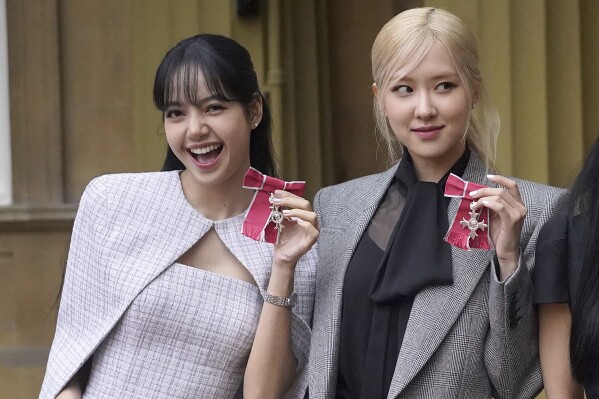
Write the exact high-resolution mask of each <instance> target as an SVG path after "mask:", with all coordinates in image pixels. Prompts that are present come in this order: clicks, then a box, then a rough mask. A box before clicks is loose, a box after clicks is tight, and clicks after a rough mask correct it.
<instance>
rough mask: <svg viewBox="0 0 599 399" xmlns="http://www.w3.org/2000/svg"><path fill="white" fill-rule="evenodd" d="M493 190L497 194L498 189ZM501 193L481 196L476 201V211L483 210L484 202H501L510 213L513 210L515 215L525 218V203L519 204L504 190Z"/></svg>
mask: <svg viewBox="0 0 599 399" xmlns="http://www.w3.org/2000/svg"><path fill="white" fill-rule="evenodd" d="M493 190H495V191H494V192H495V193H497V191H496V190H498V189H493ZM480 191H482V190H480ZM500 191H501V192H499V193H497V195H491V196H481V197H480V198H478V199H477V201H476V204H475V205H474V209H475V210H479V209H480V208H482V207H483V202H484V201H488V202H499V203H501V204H503V205H504V207H505V208H506V209H507V210H508V211H510V212H511V211H512V210H514V211H515V213H516V214H517V215H519V216H522V217H523V216H525V215H526V206H524V204H523V203H521V202H519V201H518V200H517V199H515V198H514V197H512V196H511V195H510V194H507V193H505V192H503V190H500ZM481 194H483V193H481Z"/></svg>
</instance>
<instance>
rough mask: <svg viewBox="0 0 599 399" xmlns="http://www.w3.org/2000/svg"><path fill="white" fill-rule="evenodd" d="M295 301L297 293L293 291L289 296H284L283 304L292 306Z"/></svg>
mask: <svg viewBox="0 0 599 399" xmlns="http://www.w3.org/2000/svg"><path fill="white" fill-rule="evenodd" d="M296 302H297V294H296V293H295V292H294V293H293V294H291V295H290V296H289V297H287V298H285V306H288V307H293V306H294V305H295V303H296Z"/></svg>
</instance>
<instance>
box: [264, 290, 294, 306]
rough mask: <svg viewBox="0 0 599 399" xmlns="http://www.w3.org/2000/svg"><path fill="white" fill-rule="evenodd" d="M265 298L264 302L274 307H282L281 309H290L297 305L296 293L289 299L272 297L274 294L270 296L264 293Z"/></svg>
mask: <svg viewBox="0 0 599 399" xmlns="http://www.w3.org/2000/svg"><path fill="white" fill-rule="evenodd" d="M263 297H264V302H268V303H271V304H273V305H276V306H281V307H284V308H289V309H291V308H292V307H294V306H295V303H296V302H297V294H296V293H295V292H294V293H292V294H291V295H289V296H288V297H284V296H276V295H272V294H269V293H268V292H267V291H264V295H263Z"/></svg>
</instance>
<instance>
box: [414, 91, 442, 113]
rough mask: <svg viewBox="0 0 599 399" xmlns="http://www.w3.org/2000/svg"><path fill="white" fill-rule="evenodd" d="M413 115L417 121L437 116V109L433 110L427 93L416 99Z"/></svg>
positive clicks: (433, 106)
mask: <svg viewBox="0 0 599 399" xmlns="http://www.w3.org/2000/svg"><path fill="white" fill-rule="evenodd" d="M414 114H415V116H416V117H417V118H419V119H430V118H432V117H434V116H435V115H436V114H437V109H436V108H435V105H434V104H433V101H432V98H431V95H430V94H429V93H421V94H420V95H419V96H418V97H417V103H416V109H415V110H414Z"/></svg>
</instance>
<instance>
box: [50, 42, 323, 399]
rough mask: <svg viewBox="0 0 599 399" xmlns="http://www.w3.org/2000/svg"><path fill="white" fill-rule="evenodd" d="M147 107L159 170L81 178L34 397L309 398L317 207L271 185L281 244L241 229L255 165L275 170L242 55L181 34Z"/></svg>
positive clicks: (265, 120)
mask: <svg viewBox="0 0 599 399" xmlns="http://www.w3.org/2000/svg"><path fill="white" fill-rule="evenodd" d="M154 102H155V104H156V107H157V108H158V110H160V112H161V113H162V115H163V121H164V129H165V133H166V139H167V142H168V145H169V147H168V153H167V157H166V160H165V163H164V167H163V169H164V171H163V172H156V173H130V174H115V175H106V176H101V177H98V178H96V179H94V180H92V182H91V183H90V184H89V185H88V187H87V188H86V190H85V192H84V194H83V196H82V198H81V203H80V206H79V211H78V213H77V218H76V220H75V225H74V228H73V236H72V240H71V247H70V250H69V258H68V262H67V269H66V274H65V279H64V288H63V292H62V296H61V302H60V308H59V313H58V319H57V326H56V334H55V337H54V341H53V344H52V348H51V351H50V357H49V360H48V366H47V370H46V376H45V379H44V383H43V386H42V390H41V394H40V398H55V397H58V398H61V399H62V398H82V397H84V398H106V397H111V398H140V399H141V398H144V399H147V398H208V397H210V398H233V397H240V396H241V395H242V396H243V397H245V398H254V397H255V398H281V397H289V398H303V397H304V395H305V393H306V387H307V377H306V372H305V371H306V363H307V359H308V349H309V341H310V336H311V332H310V326H309V324H310V321H311V316H312V303H313V295H314V278H315V277H314V275H315V266H314V264H315V255H314V251H310V248H311V247H312V245H313V244H314V242H315V241H316V238H317V236H318V228H317V226H316V215H315V214H314V212H312V208H311V206H310V203H309V202H308V201H306V200H305V199H303V198H301V197H299V196H296V195H294V194H292V193H291V192H289V191H283V190H276V191H274V190H273V191H272V192H270V194H271V196H270V201H271V204H272V207H273V208H274V209H277V210H278V209H280V210H281V211H282V215H284V216H285V220H284V227H285V230H284V231H283V232H281V230H279V232H280V234H281V239H280V240H277V243H275V244H274V245H273V244H270V243H269V242H264V241H261V240H254V239H251V238H249V237H246V236H245V235H242V226H243V229H245V222H244V219H245V218H246V216H247V214H249V211H248V208H249V207H250V204H253V200H254V198H255V190H248V189H246V188H244V181H245V180H244V178H245V175H246V172H247V171H248V169H249V168H250V166H251V167H252V168H255V169H258V170H260V171H261V172H263V173H265V174H268V175H274V174H275V162H274V160H273V156H272V150H271V145H270V115H269V112H268V108H267V106H266V103H265V101H264V98H263V96H262V95H261V93H260V89H259V87H258V82H257V78H256V73H255V72H254V69H253V65H252V62H251V59H250V56H249V54H248V52H247V51H246V50H245V49H244V48H243V47H242V46H240V45H239V44H238V43H237V42H235V41H234V40H232V39H229V38H226V37H223V36H218V35H197V36H194V37H191V38H188V39H186V40H183V41H181V42H180V43H178V44H177V45H176V46H175V47H174V48H173V49H171V50H170V51H169V52H168V53H167V54H166V55H165V57H164V59H163V60H162V62H161V64H160V66H159V67H158V70H157V72H156V79H155V83H154ZM285 187H287V186H285ZM267 197H268V196H267ZM267 202H268V201H267ZM252 206H253V205H252ZM267 206H268V204H267ZM269 212H270V211H269ZM277 227H278V228H279V229H282V225H281V223H279V224H277ZM244 234H245V230H244ZM294 291H295V292H294ZM294 305H295V307H294V308H293V306H294ZM291 308H293V311H292V309H291Z"/></svg>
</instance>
